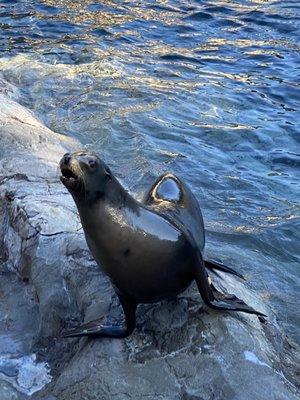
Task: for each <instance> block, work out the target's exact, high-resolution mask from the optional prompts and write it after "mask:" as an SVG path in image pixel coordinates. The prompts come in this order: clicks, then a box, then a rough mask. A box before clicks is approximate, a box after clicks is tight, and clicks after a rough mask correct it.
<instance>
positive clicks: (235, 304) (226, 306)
mask: <svg viewBox="0 0 300 400" xmlns="http://www.w3.org/2000/svg"><path fill="white" fill-rule="evenodd" d="M194 249H195V250H196V253H197V261H198V262H197V264H196V265H195V280H196V283H197V286H198V289H199V292H200V294H201V297H202V299H203V301H204V303H205V304H206V305H207V306H208V307H210V308H214V309H216V310H228V311H243V312H245V313H248V314H255V315H258V316H259V317H266V315H265V314H263V313H261V312H259V311H256V310H254V308H252V307H250V306H248V305H247V304H246V303H245V302H244V301H243V300H241V299H239V298H238V297H236V296H235V295H232V294H223V293H221V292H219V291H218V290H217V289H216V287H215V286H214V285H213V284H212V283H210V281H209V278H208V276H207V272H206V270H205V264H204V261H203V258H202V255H201V253H200V250H198V249H197V248H194Z"/></svg>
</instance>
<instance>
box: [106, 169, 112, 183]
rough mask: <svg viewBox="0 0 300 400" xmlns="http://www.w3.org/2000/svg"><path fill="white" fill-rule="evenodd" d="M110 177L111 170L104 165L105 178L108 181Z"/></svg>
mask: <svg viewBox="0 0 300 400" xmlns="http://www.w3.org/2000/svg"><path fill="white" fill-rule="evenodd" d="M110 179H111V170H110V169H109V168H108V167H106V168H105V180H107V181H109V180H110Z"/></svg>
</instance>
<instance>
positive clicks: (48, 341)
mask: <svg viewBox="0 0 300 400" xmlns="http://www.w3.org/2000/svg"><path fill="white" fill-rule="evenodd" d="M14 96H15V97H16V96H17V94H16V93H14ZM0 138H1V148H0V232H1V236H0V273H1V282H0V299H1V305H0V310H1V320H0V398H1V399H4V400H11V399H16V400H18V399H23V398H28V397H29V396H30V395H31V397H32V398H34V399H38V400H42V399H43V400H69V399H72V400H82V399H87V400H92V399H97V400H99V399H115V400H121V399H125V400H126V399H142V398H147V399H149V400H151V399H164V400H167V399H168V400H171V399H172V400H173V399H181V400H196V399H199V400H200V399H201V400H208V399H226V400H227V399H237V400H248V399H251V400H252V399H255V400H266V399H268V400H269V399H270V400H271V399H274V400H275V399H276V400H292V399H297V398H299V397H298V396H299V392H297V389H296V373H295V368H296V349H295V348H294V345H293V344H292V343H290V342H289V341H288V340H287V338H286V337H285V336H284V335H283V334H282V333H281V332H280V330H279V328H278V327H277V326H276V320H275V317H274V315H273V313H272V311H271V310H270V309H269V307H268V306H267V305H266V304H265V303H264V302H263V301H262V299H260V298H259V297H258V295H257V294H255V293H252V292H251V291H250V290H249V289H248V288H247V285H246V284H244V283H241V282H239V281H238V280H236V279H234V278H232V277H228V276H226V277H225V276H224V277H223V278H224V279H223V280H217V284H218V285H219V286H220V287H221V288H222V289H223V290H224V289H225V288H226V290H227V291H229V292H234V293H235V294H237V295H239V296H240V297H242V298H243V299H245V300H246V301H247V302H248V303H249V304H251V305H252V306H253V307H256V308H257V309H259V310H261V311H263V312H265V313H267V314H268V315H269V319H268V322H267V323H266V324H261V323H260V322H259V320H258V319H257V318H256V317H255V316H250V315H244V314H242V313H238V314H229V313H223V314H221V313H217V312H214V311H212V310H208V309H207V308H205V307H204V306H203V304H202V301H201V299H200V296H199V294H198V293H197V290H196V288H195V287H191V288H190V289H189V290H188V292H186V293H184V294H183V295H182V296H181V297H180V298H179V299H177V300H174V301H170V302H164V303H162V304H155V305H143V306H140V307H139V309H138V327H137V329H136V330H135V332H134V334H133V335H132V336H131V337H129V338H127V339H125V340H111V339H103V340H89V339H85V338H83V339H80V340H79V339H62V338H60V337H59V334H60V332H61V330H62V329H63V328H64V327H65V326H66V325H68V326H70V325H72V324H76V323H78V321H82V320H85V321H88V320H91V319H93V318H97V317H99V316H101V315H103V316H104V315H106V314H108V313H109V314H110V317H109V318H110V319H116V320H118V319H120V318H121V317H122V315H121V310H120V308H119V306H118V302H117V299H116V296H115V295H114V294H113V291H112V289H111V287H110V284H109V282H108V280H107V279H106V278H105V276H103V274H102V273H101V271H100V270H99V268H98V267H97V265H96V264H95V262H94V261H93V259H92V258H91V255H90V253H89V251H88V249H87V247H86V243H85V240H84V236H83V232H82V229H81V225H80V221H79V218H78V214H77V211H76V208H75V206H74V204H73V201H72V199H71V196H70V195H69V194H68V193H67V191H66V190H65V188H64V187H63V186H62V185H61V183H60V182H59V179H58V170H57V164H58V161H59V159H60V158H61V156H62V155H63V154H64V153H65V152H66V151H69V150H74V149H77V148H79V147H80V143H78V142H76V141H75V140H73V139H70V138H67V137H65V136H62V135H59V134H57V133H54V132H52V131H50V130H49V129H47V128H46V127H45V126H44V125H43V124H42V123H41V122H40V121H38V120H37V119H36V118H35V117H34V115H32V114H31V113H30V112H29V111H28V110H26V109H24V108H23V107H22V106H20V105H19V104H18V103H16V102H15V101H13V100H12V99H10V98H9V97H7V96H6V95H4V94H1V93H0ZM36 354H37V359H36V358H35V357H36V356H35V355H36ZM24 357H25V358H24ZM26 357H27V358H26ZM46 362H47V363H48V364H49V365H50V367H51V371H50V370H48V366H47V365H48V364H46ZM24 370H25V372H24ZM50 374H51V377H50ZM50 379H51V382H50ZM40 389H41V390H40Z"/></svg>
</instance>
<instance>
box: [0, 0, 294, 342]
mask: <svg viewBox="0 0 300 400" xmlns="http://www.w3.org/2000/svg"><path fill="white" fill-rule="evenodd" d="M299 22H300V2H299V1H298V0H295V1H263V0H257V1H226V0H224V1H210V2H209V1H184V0H182V1H175V0H169V1H168V0H160V1H159V0H158V1H133V0H131V1H130V0H127V1H112V0H111V1H102V2H93V1H89V0H87V1H84V0H83V1H81V2H78V3H77V2H75V1H72V0H69V1H68V0H60V1H52V0H45V1H36V0H35V1H32V0H31V1H26V0H22V1H7V0H6V1H3V0H2V1H1V2H0V27H1V33H0V53H1V58H0V73H1V74H2V75H3V76H4V78H5V79H6V80H8V81H9V82H11V83H12V84H14V85H16V86H17V88H18V89H19V91H20V95H21V99H20V101H21V102H22V104H24V105H25V106H27V107H29V108H31V109H32V110H34V111H35V112H36V114H37V115H38V116H39V117H40V118H41V119H42V120H43V121H44V122H45V123H46V125H47V126H49V127H50V128H51V129H54V130H55V131H57V132H60V133H63V134H66V135H71V136H75V137H77V138H79V139H80V140H81V142H82V143H83V144H84V145H87V146H88V147H91V148H92V149H94V150H97V151H98V152H99V153H100V154H101V156H102V157H103V158H105V160H106V161H107V162H108V163H109V164H110V166H111V167H112V169H113V171H115V173H116V174H117V176H118V177H120V178H121V179H122V181H123V182H124V184H125V185H126V186H127V187H128V188H129V189H130V190H132V191H133V192H134V193H136V194H137V195H139V194H140V193H141V191H142V190H143V189H145V188H146V187H147V186H148V185H149V184H150V183H151V182H152V181H153V179H154V178H155V177H156V176H157V175H158V174H160V173H161V172H162V171H172V172H174V173H176V174H178V175H179V176H181V177H182V178H184V179H185V180H186V182H188V184H189V185H190V186H191V188H192V190H193V191H194V193H195V194H196V195H197V197H198V199H199V202H200V203H201V206H202V209H203V214H204V219H205V225H206V229H207V253H208V255H210V256H211V257H213V258H215V259H219V260H221V261H223V262H225V263H227V264H229V265H231V266H233V267H235V268H236V269H238V270H239V271H241V272H243V273H244V274H245V275H247V277H248V285H249V286H250V287H252V288H253V289H255V290H257V291H258V292H259V293H260V295H261V296H262V297H263V298H264V299H265V301H267V302H269V304H271V306H272V307H273V309H274V311H275V313H276V315H277V318H278V321H279V324H280V325H281V326H282V327H283V328H284V329H285V330H286V332H287V334H288V335H289V336H291V337H293V338H294V339H295V340H298V341H299V340H300V336H299V329H298V328H299V323H300V319H299V295H298V294H299V281H300V279H299V278H300V273H299V247H300V244H299V230H300V229H299V194H300V191H299V165H300V160H299V154H297V153H299V130H300V129H299V121H300V114H299V106H300V92H299V85H300V56H299V54H300V53H299V51H300V46H299V42H300V26H299V25H300V23H299ZM297 300H298V303H297Z"/></svg>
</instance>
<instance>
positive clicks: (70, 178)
mask: <svg viewBox="0 0 300 400" xmlns="http://www.w3.org/2000/svg"><path fill="white" fill-rule="evenodd" d="M59 166H60V171H61V176H60V180H61V182H62V183H63V184H64V185H65V186H66V188H67V189H68V190H75V189H76V188H77V187H78V182H79V176H78V171H76V170H77V169H78V168H76V162H75V163H74V160H73V157H72V155H71V154H70V153H66V154H65V155H64V156H63V157H62V158H61V160H60V162H59Z"/></svg>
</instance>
